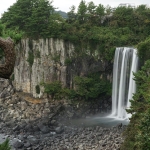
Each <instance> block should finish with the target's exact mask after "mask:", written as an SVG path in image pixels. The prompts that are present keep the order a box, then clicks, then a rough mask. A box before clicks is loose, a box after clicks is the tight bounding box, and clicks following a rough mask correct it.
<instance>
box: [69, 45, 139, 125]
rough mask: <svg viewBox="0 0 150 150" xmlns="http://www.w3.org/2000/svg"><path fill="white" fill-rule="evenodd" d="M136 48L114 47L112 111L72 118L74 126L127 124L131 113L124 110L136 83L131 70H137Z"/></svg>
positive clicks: (128, 103)
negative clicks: (82, 117) (83, 117)
mask: <svg viewBox="0 0 150 150" xmlns="http://www.w3.org/2000/svg"><path fill="white" fill-rule="evenodd" d="M137 69H138V57H137V50H136V49H134V48H131V47H119V48H116V51H115V56H114V65H113V86H112V112H111V114H110V113H109V114H108V113H107V114H97V115H95V116H89V117H86V118H85V119H73V120H71V124H72V125H74V126H83V127H89V126H97V125H98V126H101V127H112V126H116V125H118V124H120V123H122V124H123V125H127V124H128V123H129V118H130V117H131V114H127V112H126V110H125V109H127V108H129V107H130V101H129V100H130V99H132V96H133V93H135V92H136V84H135V81H134V80H133V77H134V76H133V72H137Z"/></svg>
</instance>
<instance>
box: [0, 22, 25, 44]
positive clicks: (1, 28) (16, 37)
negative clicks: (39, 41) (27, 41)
mask: <svg viewBox="0 0 150 150" xmlns="http://www.w3.org/2000/svg"><path fill="white" fill-rule="evenodd" d="M23 34H24V33H23V32H21V31H19V29H18V28H17V27H15V28H14V29H13V30H11V29H6V26H5V24H3V23H2V22H1V21H0V36H1V37H3V38H7V37H10V38H11V39H12V40H13V41H14V43H15V44H17V43H18V42H19V41H20V40H21V38H22V36H23Z"/></svg>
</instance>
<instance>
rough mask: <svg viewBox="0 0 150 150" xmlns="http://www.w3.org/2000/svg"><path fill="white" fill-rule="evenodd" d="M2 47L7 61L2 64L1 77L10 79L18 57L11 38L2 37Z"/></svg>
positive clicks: (0, 65)
mask: <svg viewBox="0 0 150 150" xmlns="http://www.w3.org/2000/svg"><path fill="white" fill-rule="evenodd" d="M0 48H1V49H2V50H3V51H4V56H5V63H4V64H0V78H5V79H9V78H10V75H11V74H12V72H13V70H14V65H15V59H16V56H15V50H14V43H13V41H12V40H11V38H7V39H6V40H4V39H2V38H0Z"/></svg>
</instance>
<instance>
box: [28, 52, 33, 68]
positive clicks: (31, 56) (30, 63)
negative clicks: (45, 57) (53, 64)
mask: <svg viewBox="0 0 150 150" xmlns="http://www.w3.org/2000/svg"><path fill="white" fill-rule="evenodd" d="M27 61H28V63H29V65H30V67H32V65H33V62H34V54H33V53H32V52H30V51H29V52H28V59H27Z"/></svg>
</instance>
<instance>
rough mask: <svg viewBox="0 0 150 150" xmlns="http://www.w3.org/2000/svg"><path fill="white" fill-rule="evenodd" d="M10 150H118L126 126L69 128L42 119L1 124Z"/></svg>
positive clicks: (1, 129) (53, 121)
mask: <svg viewBox="0 0 150 150" xmlns="http://www.w3.org/2000/svg"><path fill="white" fill-rule="evenodd" d="M0 126H1V128H0V133H3V134H5V138H7V137H8V138H9V139H10V143H11V146H12V149H13V150H119V147H120V144H121V143H122V142H123V138H122V137H121V133H122V132H123V130H124V129H125V128H126V126H120V127H111V128H103V127H100V126H96V127H86V128H84V127H71V126H65V125H63V124H58V122H57V121H55V120H52V121H51V122H50V121H49V118H43V119H38V120H34V121H32V122H30V121H22V122H20V123H18V122H12V121H9V122H5V123H1V124H0Z"/></svg>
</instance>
